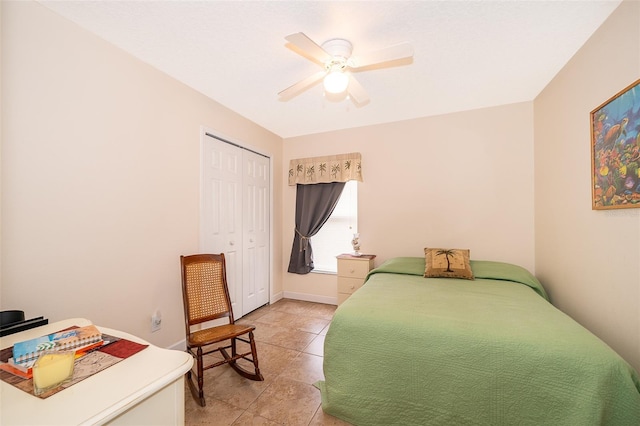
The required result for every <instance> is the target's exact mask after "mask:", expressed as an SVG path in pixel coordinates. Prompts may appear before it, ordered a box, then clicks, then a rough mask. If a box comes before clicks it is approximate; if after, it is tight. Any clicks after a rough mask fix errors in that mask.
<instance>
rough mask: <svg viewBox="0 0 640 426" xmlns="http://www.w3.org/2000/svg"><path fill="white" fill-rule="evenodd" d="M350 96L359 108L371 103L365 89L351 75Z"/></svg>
mask: <svg viewBox="0 0 640 426" xmlns="http://www.w3.org/2000/svg"><path fill="white" fill-rule="evenodd" d="M348 92H349V96H350V97H351V98H352V99H353V101H354V102H355V103H356V104H357V105H358V106H363V105H366V104H368V103H369V100H370V99H369V95H367V92H366V90H364V87H362V85H361V84H360V83H359V82H358V80H356V78H355V77H354V76H353V75H351V74H349V89H348Z"/></svg>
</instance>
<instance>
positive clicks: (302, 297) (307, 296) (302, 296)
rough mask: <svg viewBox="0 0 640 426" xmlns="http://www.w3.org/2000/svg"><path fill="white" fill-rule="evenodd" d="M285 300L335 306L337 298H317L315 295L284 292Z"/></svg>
mask: <svg viewBox="0 0 640 426" xmlns="http://www.w3.org/2000/svg"><path fill="white" fill-rule="evenodd" d="M284 297H285V298H286V299H295V300H304V301H306V302H316V303H324V304H326V305H337V304H338V298H337V297H330V296H318V295H317V294H309V293H297V292H294V291H285V292H284Z"/></svg>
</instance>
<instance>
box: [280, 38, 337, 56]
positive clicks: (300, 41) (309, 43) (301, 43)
mask: <svg viewBox="0 0 640 426" xmlns="http://www.w3.org/2000/svg"><path fill="white" fill-rule="evenodd" d="M285 39H286V40H287V41H288V42H289V43H291V44H293V45H294V46H296V47H297V48H298V49H300V50H301V51H302V52H303V53H305V54H306V55H308V56H309V57H311V58H312V59H315V60H316V61H318V62H320V63H321V64H324V63H325V62H327V61H329V60H331V55H330V54H329V53H327V52H326V51H325V50H324V49H323V48H322V47H320V46H319V45H318V44H317V43H316V42H315V41H313V40H311V39H310V38H309V37H307V36H306V35H305V34H304V33H295V34H291V35H288V36H286V37H285Z"/></svg>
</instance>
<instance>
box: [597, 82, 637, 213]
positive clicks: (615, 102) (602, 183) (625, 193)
mask: <svg viewBox="0 0 640 426" xmlns="http://www.w3.org/2000/svg"><path fill="white" fill-rule="evenodd" d="M591 178H592V182H591V199H592V208H593V209H594V210H603V209H624V208H637V207H640V80H636V81H635V82H634V83H632V84H631V85H629V86H627V87H625V88H624V89H623V90H621V91H620V92H618V93H616V94H615V95H614V96H613V97H611V98H610V99H609V100H607V101H606V102H605V103H603V104H602V105H600V106H599V107H597V108H596V109H594V110H593V111H591Z"/></svg>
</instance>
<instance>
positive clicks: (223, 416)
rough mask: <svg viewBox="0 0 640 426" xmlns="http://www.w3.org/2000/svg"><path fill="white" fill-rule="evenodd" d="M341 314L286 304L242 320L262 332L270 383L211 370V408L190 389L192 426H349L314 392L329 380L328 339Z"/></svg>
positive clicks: (261, 351) (262, 361) (261, 353)
mask: <svg viewBox="0 0 640 426" xmlns="http://www.w3.org/2000/svg"><path fill="white" fill-rule="evenodd" d="M335 309H336V306H333V305H325V304H322V303H313V302H305V301H300V300H292V299H282V300H279V301H277V302H276V303H274V304H272V305H267V306H264V307H262V308H260V309H258V310H256V311H254V312H252V313H250V314H249V315H247V316H245V317H243V318H242V319H240V320H238V322H245V323H250V324H253V325H255V326H256V330H255V332H254V336H255V339H256V346H257V350H258V361H259V365H260V372H261V373H262V375H263V376H264V381H263V382H255V381H251V380H247V379H245V378H243V377H241V376H239V375H238V374H237V373H235V372H234V371H233V370H232V369H231V368H230V367H229V366H226V365H224V366H220V367H216V368H212V369H209V370H207V371H206V372H205V377H204V383H205V398H206V401H207V405H206V406H205V407H200V406H199V405H198V404H197V402H196V401H195V399H194V398H193V396H192V395H191V392H190V391H189V388H188V387H185V406H186V414H185V423H186V425H187V426H190V425H216V426H217V425H234V426H237V425H292V426H297V425H300V426H317V425H327V426H330V425H331V426H333V425H336V426H341V425H348V423H346V422H343V421H342V420H340V419H337V418H335V417H333V416H330V415H328V414H324V413H323V412H322V408H321V407H320V403H321V401H320V391H319V390H318V389H317V388H315V387H314V386H313V383H315V382H316V381H318V380H321V379H323V378H324V376H323V373H322V355H323V345H324V336H325V335H326V332H327V329H328V326H329V323H330V322H331V318H332V317H333V313H334V311H335ZM211 356H218V355H217V354H216V355H211Z"/></svg>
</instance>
